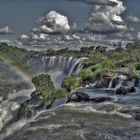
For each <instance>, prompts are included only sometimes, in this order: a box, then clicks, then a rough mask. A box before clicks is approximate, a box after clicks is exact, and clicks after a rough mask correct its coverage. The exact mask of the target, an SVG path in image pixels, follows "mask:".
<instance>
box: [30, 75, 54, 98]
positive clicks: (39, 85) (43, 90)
mask: <svg viewBox="0 0 140 140" xmlns="http://www.w3.org/2000/svg"><path fill="white" fill-rule="evenodd" d="M32 82H33V84H34V85H35V88H36V91H37V93H38V94H40V95H41V96H42V97H43V98H47V97H48V95H49V94H51V93H53V92H55V87H54V84H53V82H52V80H51V77H50V75H48V74H41V75H38V76H35V77H33V79H32Z"/></svg>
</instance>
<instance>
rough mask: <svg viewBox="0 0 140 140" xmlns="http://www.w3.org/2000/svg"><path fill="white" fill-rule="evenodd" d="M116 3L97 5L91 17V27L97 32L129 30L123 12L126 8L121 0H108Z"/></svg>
mask: <svg viewBox="0 0 140 140" xmlns="http://www.w3.org/2000/svg"><path fill="white" fill-rule="evenodd" d="M109 1H110V2H114V3H116V4H115V5H96V6H95V9H94V10H93V12H92V13H91V17H90V18H89V22H90V24H89V27H88V28H89V29H90V30H92V31H95V32H118V31H124V30H127V26H126V24H125V23H124V21H123V19H122V17H121V14H122V13H123V12H124V11H125V10H126V7H125V6H124V5H123V2H122V1H120V0H108V2H109Z"/></svg>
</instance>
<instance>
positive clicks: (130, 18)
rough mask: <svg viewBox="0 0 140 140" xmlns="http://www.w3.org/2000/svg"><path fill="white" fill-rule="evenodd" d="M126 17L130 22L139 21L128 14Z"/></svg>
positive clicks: (139, 19)
mask: <svg viewBox="0 0 140 140" xmlns="http://www.w3.org/2000/svg"><path fill="white" fill-rule="evenodd" d="M127 19H128V20H129V21H131V22H135V23H139V22H140V18H138V17H136V16H128V17H127Z"/></svg>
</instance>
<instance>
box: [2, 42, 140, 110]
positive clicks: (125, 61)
mask: <svg viewBox="0 0 140 140" xmlns="http://www.w3.org/2000/svg"><path fill="white" fill-rule="evenodd" d="M43 56H74V57H75V58H79V57H86V58H88V59H86V60H84V62H83V64H84V68H83V70H81V72H79V74H77V75H72V76H70V77H66V78H65V79H64V80H63V82H62V89H60V90H56V89H55V88H54V85H53V82H52V81H51V78H50V76H49V75H46V74H41V75H39V76H35V77H34V78H33V79H32V82H33V83H34V85H35V87H36V91H37V92H38V96H39V99H43V100H46V101H47V105H46V106H49V105H51V104H52V103H53V102H54V100H55V99H58V98H61V97H64V96H65V95H67V93H68V92H70V91H72V90H74V89H75V88H77V87H79V86H83V85H86V84H87V83H88V82H91V81H94V80H96V79H97V78H99V77H100V76H101V75H103V74H105V73H108V72H110V71H112V70H114V69H115V68H122V67H125V68H128V69H129V70H130V77H131V78H132V79H137V77H138V73H137V70H140V44H139V43H133V44H128V47H127V50H123V49H120V48H118V49H117V50H110V51H105V50H104V49H102V47H101V46H98V47H97V49H96V50H95V47H94V46H91V47H84V48H81V50H80V51H78V50H68V49H62V50H59V51H55V50H51V49H50V50H48V51H46V52H34V51H27V50H26V49H21V48H17V47H12V46H8V45H7V44H5V43H1V44H0V59H2V60H4V61H5V62H6V63H8V64H10V65H12V66H14V67H16V68H18V69H19V70H21V71H22V72H24V73H26V74H27V75H30V73H29V71H28V68H29V66H28V61H30V60H34V59H38V58H39V57H43ZM29 108H30V106H29Z"/></svg>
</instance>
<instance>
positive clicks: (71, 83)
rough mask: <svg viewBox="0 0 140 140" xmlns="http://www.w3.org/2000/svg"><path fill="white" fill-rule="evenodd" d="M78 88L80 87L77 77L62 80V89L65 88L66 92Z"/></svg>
mask: <svg viewBox="0 0 140 140" xmlns="http://www.w3.org/2000/svg"><path fill="white" fill-rule="evenodd" d="M79 86H80V81H79V79H78V77H74V76H70V77H66V78H64V80H63V81H62V87H63V88H65V89H66V90H67V91H68V92H70V91H72V90H74V89H75V88H77V87H79Z"/></svg>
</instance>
